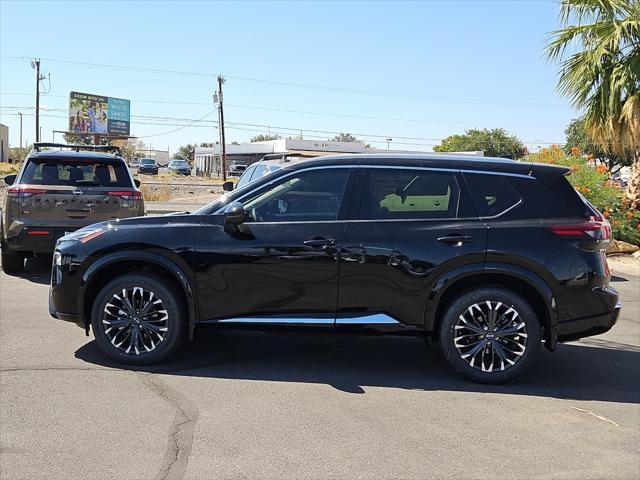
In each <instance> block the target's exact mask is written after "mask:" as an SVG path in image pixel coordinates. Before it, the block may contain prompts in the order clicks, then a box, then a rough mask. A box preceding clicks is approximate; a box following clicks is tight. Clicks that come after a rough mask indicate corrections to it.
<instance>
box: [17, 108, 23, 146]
mask: <svg viewBox="0 0 640 480" xmlns="http://www.w3.org/2000/svg"><path fill="white" fill-rule="evenodd" d="M18 115H20V150H22V113H20V112H18Z"/></svg>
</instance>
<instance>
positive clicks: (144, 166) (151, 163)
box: [138, 158, 158, 175]
mask: <svg viewBox="0 0 640 480" xmlns="http://www.w3.org/2000/svg"><path fill="white" fill-rule="evenodd" d="M138 173H146V174H148V175H157V174H158V164H157V163H156V161H155V160H154V159H153V158H141V159H140V165H139V166H138Z"/></svg>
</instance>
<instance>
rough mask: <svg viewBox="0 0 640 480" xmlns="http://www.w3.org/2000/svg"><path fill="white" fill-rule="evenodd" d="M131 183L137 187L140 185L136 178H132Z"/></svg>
mask: <svg viewBox="0 0 640 480" xmlns="http://www.w3.org/2000/svg"><path fill="white" fill-rule="evenodd" d="M133 184H134V185H135V186H136V188H138V187H139V186H140V180H138V179H137V178H134V179H133Z"/></svg>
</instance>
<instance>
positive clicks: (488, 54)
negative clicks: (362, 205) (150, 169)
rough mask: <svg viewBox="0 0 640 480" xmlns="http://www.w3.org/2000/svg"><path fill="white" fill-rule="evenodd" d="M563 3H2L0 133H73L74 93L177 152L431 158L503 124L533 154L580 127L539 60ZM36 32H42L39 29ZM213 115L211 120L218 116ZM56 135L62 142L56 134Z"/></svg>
mask: <svg viewBox="0 0 640 480" xmlns="http://www.w3.org/2000/svg"><path fill="white" fill-rule="evenodd" d="M558 13H559V5H558V3H557V2H554V1H546V0H539V1H519V0H512V1H482V0H478V1H442V2H439V1H423V2H398V1H396V2H383V1H379V2H364V1H362V2H304V1H300V2H266V1H265V2H228V3H227V2H206V1H194V2H188V1H182V2H172V1H153V2H152V1H149V2H145V1H142V2H119V1H111V2H98V1H84V2H62V1H56V2H53V1H51V2H36V1H11V0H0V122H1V123H3V124H5V125H8V126H9V129H10V133H9V141H10V144H11V145H12V146H17V145H18V144H19V116H18V115H17V113H18V112H21V113H22V114H23V142H24V143H27V142H32V141H33V140H34V138H35V119H34V116H33V114H34V104H35V95H34V90H35V72H34V70H33V69H32V68H31V66H30V61H31V59H32V58H40V59H41V70H42V73H44V74H46V75H50V81H49V80H45V81H43V82H42V89H43V91H44V92H45V94H43V95H42V96H41V107H42V110H41V115H42V116H41V125H42V140H43V141H49V140H51V139H52V138H54V134H53V133H52V132H53V131H54V130H66V129H67V123H68V120H67V111H68V105H69V92H70V91H78V92H84V93H92V94H98V95H104V96H111V97H119V98H125V99H130V100H131V116H132V117H131V120H132V125H131V134H132V135H135V136H137V137H139V138H140V140H142V141H143V142H144V143H145V144H146V145H147V146H151V147H152V148H154V149H155V148H157V149H167V148H169V149H170V150H171V152H174V151H175V150H176V149H177V148H178V147H179V146H180V145H183V144H186V143H201V142H214V141H217V140H218V138H219V133H218V130H217V126H216V124H215V123H214V122H213V121H215V120H217V112H216V110H215V107H214V105H213V100H212V94H213V92H214V90H215V89H216V88H217V83H216V76H217V75H219V74H222V75H223V76H224V77H225V79H226V83H225V84H224V109H225V110H224V112H225V124H226V128H225V132H226V138H227V142H228V143H230V142H232V141H237V142H244V141H248V140H249V139H250V138H251V137H252V136H254V135H257V134H259V133H265V134H267V133H272V134H274V133H278V134H280V135H282V136H299V135H301V134H302V136H303V137H304V138H309V139H328V138H330V137H333V136H334V135H335V133H333V132H350V133H352V134H354V135H356V136H357V137H358V138H360V139H362V140H364V141H365V142H366V143H370V144H371V145H372V146H373V147H378V148H386V146H387V142H386V140H385V139H386V138H392V139H393V140H392V141H391V148H395V149H407V150H422V151H431V149H432V146H433V145H434V144H435V145H437V144H438V143H439V142H440V140H441V139H442V138H444V137H446V136H448V135H451V134H455V133H462V132H464V130H465V129H469V128H504V129H506V130H507V131H508V132H510V133H512V134H514V135H517V136H518V137H519V138H520V139H521V140H523V141H524V142H525V143H526V144H527V145H528V146H529V148H530V149H531V150H532V151H535V150H537V148H538V147H539V146H542V147H544V146H546V145H548V144H552V143H563V142H564V129H565V127H566V125H567V123H568V122H569V121H570V120H571V119H572V118H575V117H576V116H577V113H576V112H575V111H573V109H572V108H571V106H570V105H569V103H568V102H567V100H566V99H564V98H562V97H561V96H560V95H559V94H558V93H557V92H556V90H555V86H556V81H557V70H558V67H557V65H555V64H552V63H549V62H547V61H546V59H545V57H544V44H545V39H546V37H547V35H548V33H549V32H550V31H552V30H554V29H556V28H558ZM34 27H35V28H34ZM210 120H211V121H210ZM55 140H56V141H61V140H62V138H61V136H60V134H55Z"/></svg>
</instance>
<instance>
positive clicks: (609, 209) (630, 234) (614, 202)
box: [526, 145, 640, 245]
mask: <svg viewBox="0 0 640 480" xmlns="http://www.w3.org/2000/svg"><path fill="white" fill-rule="evenodd" d="M571 151H572V152H574V153H575V155H569V156H567V155H566V154H565V153H564V151H563V150H562V149H561V148H560V147H558V146H557V145H552V146H551V147H549V148H544V149H542V150H541V151H540V152H539V153H534V154H531V155H529V156H528V157H527V159H526V160H527V161H532V162H541V163H552V164H556V165H563V166H566V167H569V168H570V169H571V175H569V177H568V179H569V182H571V184H572V185H573V187H574V188H575V189H576V190H577V191H578V192H580V193H581V194H582V195H584V197H585V198H586V199H587V200H589V201H590V202H591V203H592V204H593V205H594V206H595V207H596V208H597V209H598V210H600V211H601V212H602V214H603V215H604V216H605V217H607V219H608V220H609V222H611V230H612V231H613V237H614V238H615V239H617V240H623V241H625V242H629V243H632V244H634V245H640V212H638V210H634V209H631V208H630V207H629V206H628V205H626V204H625V202H624V194H623V193H624V192H623V191H622V189H621V188H620V186H618V185H615V184H614V182H613V181H612V180H611V174H610V172H609V170H608V169H607V167H606V165H604V164H599V165H596V164H595V162H594V161H593V158H592V157H591V156H587V157H585V156H581V155H579V153H580V151H579V150H578V149H576V150H575V151H574V150H571Z"/></svg>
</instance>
